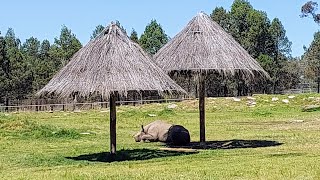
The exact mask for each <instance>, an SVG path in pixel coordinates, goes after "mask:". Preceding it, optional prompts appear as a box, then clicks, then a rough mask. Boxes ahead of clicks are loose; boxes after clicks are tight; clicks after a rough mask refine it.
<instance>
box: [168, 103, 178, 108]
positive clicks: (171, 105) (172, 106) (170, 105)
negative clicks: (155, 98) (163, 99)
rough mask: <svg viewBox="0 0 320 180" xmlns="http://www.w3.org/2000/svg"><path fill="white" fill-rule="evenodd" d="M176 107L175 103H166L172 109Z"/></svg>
mask: <svg viewBox="0 0 320 180" xmlns="http://www.w3.org/2000/svg"><path fill="white" fill-rule="evenodd" d="M176 107H178V105H176V104H169V105H168V107H167V108H168V109H174V108H176Z"/></svg>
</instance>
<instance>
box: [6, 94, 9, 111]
mask: <svg viewBox="0 0 320 180" xmlns="http://www.w3.org/2000/svg"><path fill="white" fill-rule="evenodd" d="M5 106H6V108H5V111H6V112H8V111H9V107H8V106H9V98H8V97H7V96H6V98H5Z"/></svg>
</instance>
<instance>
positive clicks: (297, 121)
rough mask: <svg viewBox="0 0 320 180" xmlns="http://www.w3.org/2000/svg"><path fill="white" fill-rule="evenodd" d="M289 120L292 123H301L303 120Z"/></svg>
mask: <svg viewBox="0 0 320 180" xmlns="http://www.w3.org/2000/svg"><path fill="white" fill-rule="evenodd" d="M290 122H293V123H302V122H304V120H292V121H290Z"/></svg>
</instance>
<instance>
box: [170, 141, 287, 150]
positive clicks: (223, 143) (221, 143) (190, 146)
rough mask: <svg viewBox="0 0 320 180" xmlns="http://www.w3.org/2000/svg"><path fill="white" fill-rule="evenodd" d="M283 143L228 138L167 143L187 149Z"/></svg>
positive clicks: (253, 146)
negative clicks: (176, 143)
mask: <svg viewBox="0 0 320 180" xmlns="http://www.w3.org/2000/svg"><path fill="white" fill-rule="evenodd" d="M282 144H283V143H280V142H278V141H268V140H238V139H233V140H226V141H206V144H205V145H204V146H203V145H200V142H191V143H189V144H188V145H185V146H173V145H166V146H167V147H170V148H186V149H236V148H259V147H272V146H280V145H282Z"/></svg>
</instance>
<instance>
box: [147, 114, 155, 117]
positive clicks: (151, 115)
mask: <svg viewBox="0 0 320 180" xmlns="http://www.w3.org/2000/svg"><path fill="white" fill-rule="evenodd" d="M148 116H150V117H156V116H157V115H155V114H148Z"/></svg>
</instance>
